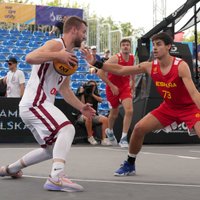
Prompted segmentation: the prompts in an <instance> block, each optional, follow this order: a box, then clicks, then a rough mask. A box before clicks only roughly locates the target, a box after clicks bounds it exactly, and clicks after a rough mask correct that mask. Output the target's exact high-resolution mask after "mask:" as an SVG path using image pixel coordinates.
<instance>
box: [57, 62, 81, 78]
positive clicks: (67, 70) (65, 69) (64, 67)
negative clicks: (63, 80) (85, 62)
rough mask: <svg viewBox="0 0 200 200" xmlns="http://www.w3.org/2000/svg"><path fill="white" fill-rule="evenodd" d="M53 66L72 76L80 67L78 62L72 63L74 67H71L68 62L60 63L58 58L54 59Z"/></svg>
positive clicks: (58, 71) (59, 72)
mask: <svg viewBox="0 0 200 200" xmlns="http://www.w3.org/2000/svg"><path fill="white" fill-rule="evenodd" d="M53 66H54V69H55V70H56V72H57V73H58V74H60V75H62V76H70V75H71V74H73V73H75V72H76V70H77V69H78V63H77V64H76V65H71V66H72V68H70V67H69V66H68V65H67V64H63V63H60V62H59V61H56V60H55V61H53Z"/></svg>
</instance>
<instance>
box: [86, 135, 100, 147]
mask: <svg viewBox="0 0 200 200" xmlns="http://www.w3.org/2000/svg"><path fill="white" fill-rule="evenodd" d="M88 142H89V143H90V144H91V145H97V144H98V142H97V141H96V140H95V139H94V137H93V136H91V137H89V138H88Z"/></svg>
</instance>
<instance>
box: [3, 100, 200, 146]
mask: <svg viewBox="0 0 200 200" xmlns="http://www.w3.org/2000/svg"><path fill="white" fill-rule="evenodd" d="M19 101H20V99H19V98H0V143H32V142H35V139H34V137H33V135H32V134H31V132H30V131H29V129H28V128H27V127H26V126H25V125H24V123H23V122H22V120H21V118H20V116H19V107H18V105H19ZM145 102H146V103H145ZM160 102H161V100H160V99H143V100H140V101H136V102H134V116H133V120H132V123H131V128H130V131H129V137H130V135H131V132H132V129H133V128H134V125H135V124H136V122H137V121H138V120H140V119H141V118H142V117H143V115H145V114H146V113H148V112H149V111H151V110H152V109H154V108H155V107H157V105H158V104H159V103H160ZM55 105H56V106H57V107H58V108H59V109H60V110H62V112H64V114H65V115H66V116H67V117H68V119H69V120H70V121H71V122H72V124H74V126H75V129H76V134H75V138H74V143H85V142H86V141H87V134H86V130H85V127H84V126H83V125H80V124H77V123H76V117H75V116H74V114H73V113H74V111H75V110H74V108H72V107H71V106H70V105H69V104H67V103H66V102H65V101H64V100H63V99H56V101H55ZM144 105H146V106H144ZM123 118H124V110H123V108H122V107H120V112H119V116H118V118H117V120H116V123H115V126H114V132H115V135H116V138H117V140H118V141H119V140H120V137H121V130H122V126H123ZM95 133H96V136H97V137H98V138H99V139H100V138H101V127H100V126H97V127H96V130H95ZM144 143H145V144H187V143H188V144H189V143H190V144H191V143H200V140H199V138H198V137H197V136H189V135H188V131H187V127H186V126H185V125H184V124H180V125H179V126H178V127H177V128H176V129H174V130H173V131H171V132H168V133H166V132H165V131H163V130H160V131H157V132H156V133H155V132H152V133H149V134H148V135H147V136H146V137H145V141H144Z"/></svg>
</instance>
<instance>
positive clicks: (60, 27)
mask: <svg viewBox="0 0 200 200" xmlns="http://www.w3.org/2000/svg"><path fill="white" fill-rule="evenodd" d="M67 18H68V16H62V20H61V21H57V22H56V23H55V25H54V26H53V27H52V30H51V31H50V32H49V35H52V34H55V33H56V32H57V31H58V32H59V33H58V35H60V36H62V34H63V25H64V22H65V21H66V20H67Z"/></svg>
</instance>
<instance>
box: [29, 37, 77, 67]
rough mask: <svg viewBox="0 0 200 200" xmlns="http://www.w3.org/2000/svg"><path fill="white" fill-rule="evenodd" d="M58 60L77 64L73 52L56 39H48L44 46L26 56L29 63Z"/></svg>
mask: <svg viewBox="0 0 200 200" xmlns="http://www.w3.org/2000/svg"><path fill="white" fill-rule="evenodd" d="M54 60H58V61H60V62H61V63H64V64H68V65H70V64H69V62H70V63H72V64H74V65H75V64H76V63H77V62H78V60H77V58H76V57H74V54H73V53H70V52H67V51H66V49H64V48H63V46H62V43H61V42H57V41H55V40H50V41H47V42H46V43H45V44H44V45H43V46H42V47H40V48H38V49H36V50H34V51H32V52H30V53H29V54H27V56H26V62H27V63H29V64H42V63H44V62H48V61H54Z"/></svg>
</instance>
